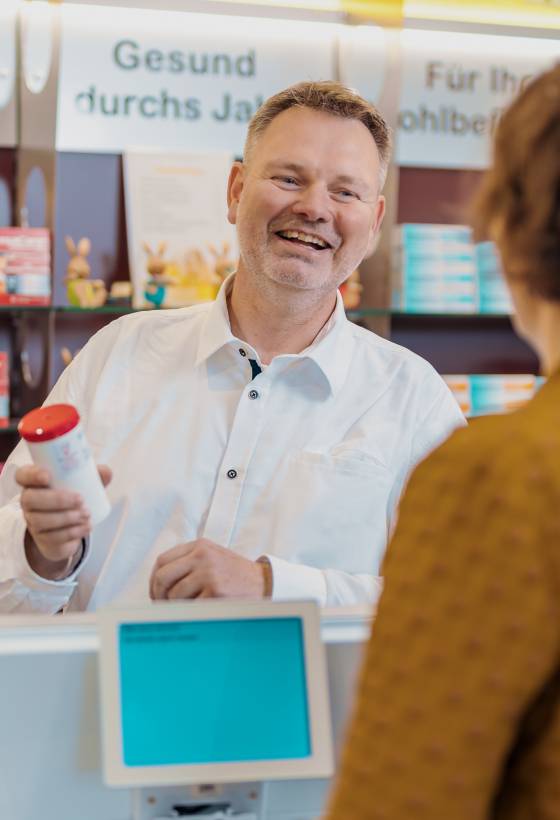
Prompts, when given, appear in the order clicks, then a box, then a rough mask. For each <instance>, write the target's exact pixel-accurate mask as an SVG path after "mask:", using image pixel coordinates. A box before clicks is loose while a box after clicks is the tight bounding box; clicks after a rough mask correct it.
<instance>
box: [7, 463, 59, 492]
mask: <svg viewBox="0 0 560 820" xmlns="http://www.w3.org/2000/svg"><path fill="white" fill-rule="evenodd" d="M15 479H16V481H17V483H18V484H19V485H20V487H23V488H25V487H49V486H50V481H51V477H50V473H49V471H48V470H47V469H46V468H45V467H37V466H36V465H35V464H26V465H25V466H24V467H19V468H18V469H17V470H16V475H15Z"/></svg>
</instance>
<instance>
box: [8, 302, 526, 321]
mask: <svg viewBox="0 0 560 820" xmlns="http://www.w3.org/2000/svg"><path fill="white" fill-rule="evenodd" d="M185 307H188V306H187V305H185ZM175 309H176V308H160V310H175ZM146 310H156V308H135V307H132V306H131V305H103V306H102V307H97V308H82V307H76V306H74V305H27V306H26V305H0V314H1V313H21V312H26V313H27V312H29V313H47V312H49V311H53V312H54V313H59V314H63V315H64V314H76V315H85V316H103V315H105V316H111V315H115V316H121V315H124V314H127V313H138V312H139V311H146ZM346 315H347V316H348V318H349V319H367V318H368V317H386V316H391V317H393V318H395V319H411V320H414V319H420V320H424V319H446V320H449V319H457V321H468V320H473V319H474V320H476V321H496V320H506V319H507V320H511V315H510V314H509V313H454V312H453V313H416V312H415V311H401V310H391V309H390V308H374V307H371V308H357V309H353V310H347V311H346Z"/></svg>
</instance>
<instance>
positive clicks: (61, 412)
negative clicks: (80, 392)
mask: <svg viewBox="0 0 560 820" xmlns="http://www.w3.org/2000/svg"><path fill="white" fill-rule="evenodd" d="M79 421H80V417H79V415H78V411H77V410H76V408H75V407H73V406H72V405H71V404H50V405H48V406H47V407H37V409H36V410H31V412H29V413H26V414H25V416H24V417H23V418H22V420H21V421H20V423H19V424H18V433H19V434H20V436H21V437H22V438H24V439H25V440H26V441H51V440H52V439H53V438H58V437H59V436H63V435H64V433H69V432H70V430H73V429H74V427H75V426H76V425H77V424H78V422H79Z"/></svg>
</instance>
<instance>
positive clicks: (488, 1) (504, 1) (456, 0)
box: [404, 0, 560, 28]
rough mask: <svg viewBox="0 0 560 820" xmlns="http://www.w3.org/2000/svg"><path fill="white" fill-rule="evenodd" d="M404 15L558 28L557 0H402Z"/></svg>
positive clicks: (454, 20)
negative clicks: (448, 0) (450, 0)
mask: <svg viewBox="0 0 560 820" xmlns="http://www.w3.org/2000/svg"><path fill="white" fill-rule="evenodd" d="M404 16H405V18H416V19H423V20H450V21H453V22H462V23H483V24H486V25H502V26H531V27H535V28H558V27H559V26H560V2H559V0H476V2H472V0H453V2H445V0H404Z"/></svg>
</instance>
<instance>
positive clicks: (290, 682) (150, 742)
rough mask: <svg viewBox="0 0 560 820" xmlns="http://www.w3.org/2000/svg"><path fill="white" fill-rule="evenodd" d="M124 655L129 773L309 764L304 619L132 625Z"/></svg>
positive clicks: (125, 631)
mask: <svg viewBox="0 0 560 820" xmlns="http://www.w3.org/2000/svg"><path fill="white" fill-rule="evenodd" d="M118 653H119V664H120V698H121V721H122V725H121V729H122V744H123V748H122V754H123V761H124V763H125V765H127V766H166V765H180V764H187V765H188V764H202V763H226V762H237V761H239V762H241V761H249V760H255V761H256V760H281V759H282V760H285V759H293V758H305V757H309V756H310V754H311V741H310V731H309V713H308V695H307V686H306V676H305V653H304V641H303V633H302V622H301V620H300V619H299V618H297V617H286V618H255V619H251V618H249V619H238V620H206V621H196V620H195V621H161V622H144V623H128V624H127V623H124V624H121V625H120V627H119V637H118Z"/></svg>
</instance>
